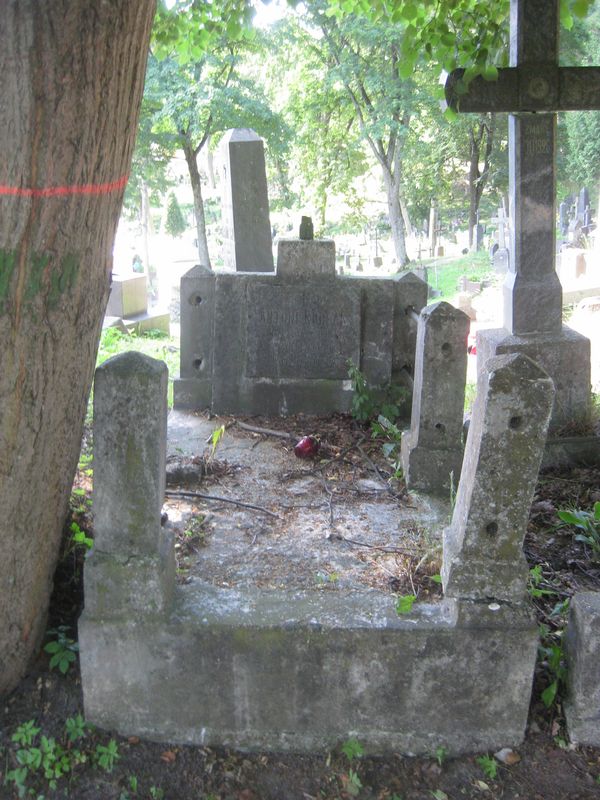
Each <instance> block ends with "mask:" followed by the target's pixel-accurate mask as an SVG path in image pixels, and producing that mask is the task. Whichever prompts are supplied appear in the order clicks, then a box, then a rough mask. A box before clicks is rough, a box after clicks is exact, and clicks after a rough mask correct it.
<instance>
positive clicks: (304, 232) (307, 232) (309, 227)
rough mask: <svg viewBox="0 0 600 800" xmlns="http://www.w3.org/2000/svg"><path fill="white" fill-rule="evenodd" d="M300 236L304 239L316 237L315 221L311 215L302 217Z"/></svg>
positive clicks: (310, 239)
mask: <svg viewBox="0 0 600 800" xmlns="http://www.w3.org/2000/svg"><path fill="white" fill-rule="evenodd" d="M299 238H300V239H303V240H304V241H312V240H313V239H314V238H315V231H314V227H313V221H312V219H311V218H310V217H302V220H301V221H300V234H299Z"/></svg>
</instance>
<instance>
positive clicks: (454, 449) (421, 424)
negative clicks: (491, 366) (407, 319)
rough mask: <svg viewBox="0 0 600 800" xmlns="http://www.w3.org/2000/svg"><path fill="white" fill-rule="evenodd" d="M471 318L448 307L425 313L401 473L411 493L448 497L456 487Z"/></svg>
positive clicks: (442, 305)
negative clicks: (418, 490) (411, 490)
mask: <svg viewBox="0 0 600 800" xmlns="http://www.w3.org/2000/svg"><path fill="white" fill-rule="evenodd" d="M468 332H469V318H468V317H467V315H466V314H464V313H463V312H462V311H459V310H458V309H457V308H453V306H451V305H450V304H449V303H445V302H439V303H434V304H433V305H430V306H427V307H426V308H424V309H423V311H421V314H420V317H419V324H418V329H417V346H416V359H415V377H414V390H413V401H412V417H411V426H410V430H409V431H404V433H403V434H402V469H403V471H404V478H405V480H406V485H407V486H408V487H409V488H410V489H421V490H422V491H425V492H433V493H436V494H439V493H441V494H446V495H447V494H448V492H449V491H450V487H451V485H454V486H456V485H458V480H459V477H460V468H461V464H462V458H463V448H462V427H463V407H464V400H465V380H466V374H467V335H468Z"/></svg>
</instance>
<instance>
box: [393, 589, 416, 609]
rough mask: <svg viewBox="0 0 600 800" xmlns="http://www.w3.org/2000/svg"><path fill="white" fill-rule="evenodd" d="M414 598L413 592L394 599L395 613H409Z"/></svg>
mask: <svg viewBox="0 0 600 800" xmlns="http://www.w3.org/2000/svg"><path fill="white" fill-rule="evenodd" d="M416 599H417V596H416V595H414V594H403V595H402V596H401V597H399V598H398V600H397V601H396V614H410V612H411V611H412V607H413V605H414V604H415V600H416Z"/></svg>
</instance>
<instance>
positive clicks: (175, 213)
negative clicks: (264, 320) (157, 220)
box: [165, 192, 187, 237]
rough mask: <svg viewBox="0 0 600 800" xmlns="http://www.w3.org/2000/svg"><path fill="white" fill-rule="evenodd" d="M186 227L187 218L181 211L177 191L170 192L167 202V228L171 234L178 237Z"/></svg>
mask: <svg viewBox="0 0 600 800" xmlns="http://www.w3.org/2000/svg"><path fill="white" fill-rule="evenodd" d="M186 227H187V225H186V224H185V219H184V218H183V214H182V213H181V208H180V206H179V203H178V202H177V198H176V197H175V193H174V192H171V193H170V194H169V201H168V204H167V220H166V222H165V230H166V231H167V233H168V234H169V236H174V237H177V236H181V234H182V233H183V232H184V231H185V229H186Z"/></svg>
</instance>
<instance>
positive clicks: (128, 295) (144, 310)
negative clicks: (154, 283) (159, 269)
mask: <svg viewBox="0 0 600 800" xmlns="http://www.w3.org/2000/svg"><path fill="white" fill-rule="evenodd" d="M105 318H106V319H105V325H107V326H111V325H112V324H113V323H114V321H116V320H123V323H124V325H125V327H126V328H127V329H128V330H130V329H132V328H133V329H135V330H136V331H137V332H138V333H142V332H143V331H148V330H161V331H164V332H165V333H167V334H168V333H169V322H170V319H169V313H168V311H158V310H153V311H148V290H147V280H146V276H145V275H138V274H135V273H131V274H124V275H119V274H115V275H113V279H112V283H111V287H110V295H109V298H108V304H107V306H106V312H105ZM111 318H112V320H111Z"/></svg>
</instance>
